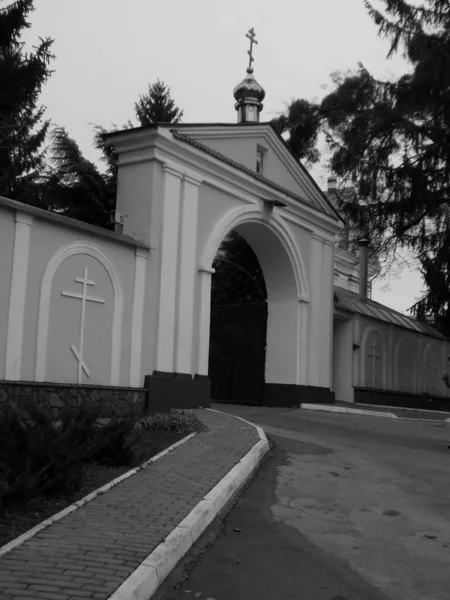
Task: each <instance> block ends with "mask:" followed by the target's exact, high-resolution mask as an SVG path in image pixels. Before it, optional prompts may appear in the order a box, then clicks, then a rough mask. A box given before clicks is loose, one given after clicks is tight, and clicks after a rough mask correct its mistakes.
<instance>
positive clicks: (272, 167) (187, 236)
mask: <svg viewBox="0 0 450 600" xmlns="http://www.w3.org/2000/svg"><path fill="white" fill-rule="evenodd" d="M264 95H265V92H264V90H263V88H262V87H261V86H260V85H259V84H258V83H257V82H256V80H255V78H254V76H253V68H252V66H251V64H250V65H249V68H248V69H247V75H246V77H245V78H244V80H243V81H242V82H241V83H240V84H239V85H238V86H237V87H236V88H235V90H234V97H235V100H236V105H235V108H236V110H237V114H238V122H237V123H236V124H194V125H189V124H176V125H175V124H167V123H165V124H158V125H155V126H151V127H147V128H139V129H134V130H133V129H131V130H126V131H123V132H118V133H113V134H110V136H109V138H108V141H109V142H110V143H111V145H112V146H113V147H114V148H115V150H116V152H117V153H118V155H119V175H118V198H117V209H118V214H119V216H120V220H121V222H122V225H120V227H121V228H122V230H123V233H125V234H128V235H131V236H133V237H134V238H137V239H139V240H140V241H141V242H144V243H147V244H148V245H149V246H150V247H151V249H152V250H151V252H150V258H149V260H148V264H147V274H146V280H145V281H146V288H147V290H146V304H145V318H144V327H145V331H144V332H143V353H142V369H143V370H144V371H145V373H147V375H148V376H147V378H146V380H147V385H148V386H149V389H150V394H149V398H150V403H152V404H153V407H154V408H155V409H156V408H159V407H166V406H168V405H169V406H189V405H190V406H204V405H205V404H208V403H209V402H210V386H209V381H208V359H209V343H210V322H211V276H212V274H213V261H214V257H215V255H216V252H217V250H218V248H219V246H220V244H221V242H222V240H223V239H224V238H225V236H226V235H227V233H229V232H230V231H236V232H237V233H239V234H240V235H241V236H243V237H244V238H245V239H246V240H247V242H248V243H249V244H250V246H251V248H252V249H253V251H254V252H255V254H256V256H257V258H258V261H259V263H260V265H261V268H262V271H263V274H264V278H265V282H266V287H267V349H266V357H265V368H264V394H263V398H262V401H263V402H264V403H265V404H280V405H285V406H292V405H297V404H298V403H299V402H301V401H308V400H317V399H319V398H320V399H322V400H329V399H330V398H331V391H330V388H331V362H332V360H331V359H332V329H333V327H332V323H333V264H334V242H335V236H336V234H337V232H338V231H339V229H340V222H339V217H338V215H337V213H336V211H335V209H334V208H333V206H332V205H331V204H330V202H329V201H328V199H327V197H326V196H325V194H324V193H323V192H322V191H321V190H320V188H319V187H318V186H317V185H316V183H315V182H314V181H313V179H312V178H311V177H310V176H309V174H308V173H307V171H306V170H305V169H304V168H303V166H302V165H301V164H300V163H299V162H298V160H297V159H296V158H295V157H294V156H293V154H292V153H291V152H290V150H289V149H288V147H287V145H286V144H285V142H284V140H283V139H282V138H281V136H279V134H278V133H277V132H276V131H275V129H274V128H273V126H272V125H271V124H270V123H260V122H259V115H260V112H261V110H262V100H263V99H264ZM116 216H117V215H116ZM117 220H118V219H117Z"/></svg>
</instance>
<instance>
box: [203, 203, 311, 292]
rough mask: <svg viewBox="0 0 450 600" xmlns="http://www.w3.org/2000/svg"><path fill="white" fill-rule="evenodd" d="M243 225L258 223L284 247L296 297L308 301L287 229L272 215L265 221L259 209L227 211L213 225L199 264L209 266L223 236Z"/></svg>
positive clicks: (301, 266)
mask: <svg viewBox="0 0 450 600" xmlns="http://www.w3.org/2000/svg"><path fill="white" fill-rule="evenodd" d="M243 223H259V224H261V225H263V226H265V227H267V228H268V229H270V230H271V231H272V232H274V233H275V234H276V235H277V237H278V239H279V240H280V242H281V243H282V245H283V246H284V248H285V250H286V252H287V255H288V256H289V258H290V261H291V265H292V269H293V272H294V277H295V281H296V285H297V293H298V296H303V297H304V298H306V299H308V298H309V297H310V292H309V286H308V280H307V277H306V270H305V266H304V263H303V258H302V256H301V253H300V250H299V248H298V246H297V243H296V241H295V239H294V236H293V235H292V232H291V230H290V229H289V227H288V226H287V225H286V224H285V223H284V221H283V219H282V217H280V216H278V215H277V214H274V215H273V216H272V218H271V219H270V221H266V220H264V219H263V218H262V216H261V211H260V207H259V206H258V205H253V206H239V207H237V208H234V209H232V210H230V211H228V212H227V213H226V214H225V215H224V216H223V217H222V218H221V219H220V220H219V221H218V222H217V223H216V225H215V227H214V229H213V230H212V232H211V233H210V236H209V238H208V240H207V242H206V244H205V247H204V250H203V253H202V257H201V260H200V264H202V265H211V264H212V262H213V260H214V257H215V255H216V253H217V249H218V248H219V246H220V244H221V242H222V240H223V239H224V237H225V235H226V234H227V233H228V232H229V231H231V230H232V229H234V228H235V227H237V226H238V225H241V224H243Z"/></svg>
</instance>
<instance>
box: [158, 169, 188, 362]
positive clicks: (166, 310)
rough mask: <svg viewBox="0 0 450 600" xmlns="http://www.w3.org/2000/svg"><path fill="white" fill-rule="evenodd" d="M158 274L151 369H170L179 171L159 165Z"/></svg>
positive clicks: (174, 303)
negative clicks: (155, 339) (161, 185)
mask: <svg viewBox="0 0 450 600" xmlns="http://www.w3.org/2000/svg"><path fill="white" fill-rule="evenodd" d="M163 172H164V192H163V207H162V235H161V275H160V287H159V315H158V345H157V352H156V361H155V370H156V371H162V372H166V373H173V371H174V349H175V325H176V323H175V321H176V292H177V263H178V237H179V219H180V188H181V178H182V176H183V175H182V173H180V172H178V171H176V170H175V169H173V168H172V167H170V166H169V165H167V164H164V165H163Z"/></svg>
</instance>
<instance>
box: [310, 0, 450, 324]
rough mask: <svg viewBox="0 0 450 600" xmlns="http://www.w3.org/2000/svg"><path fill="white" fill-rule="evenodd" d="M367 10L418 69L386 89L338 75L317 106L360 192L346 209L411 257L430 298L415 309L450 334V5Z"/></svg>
mask: <svg viewBox="0 0 450 600" xmlns="http://www.w3.org/2000/svg"><path fill="white" fill-rule="evenodd" d="M382 2H383V6H384V12H381V11H379V10H376V9H375V8H374V7H373V6H372V5H371V4H370V3H369V2H368V1H367V0H365V6H366V8H367V10H368V12H369V14H370V16H371V17H372V19H373V21H374V22H375V24H376V25H377V26H378V30H379V34H380V35H381V36H385V37H387V38H388V40H389V41H390V49H389V56H392V55H393V54H394V53H396V52H399V51H403V53H404V55H405V57H406V59H407V60H408V61H409V64H410V67H411V70H410V72H408V73H406V74H405V75H403V76H402V77H400V78H399V79H398V80H397V81H380V80H377V79H376V78H374V77H373V76H372V75H371V74H370V73H369V72H368V71H367V70H366V69H365V68H364V66H363V65H360V66H359V68H358V70H357V72H356V73H353V74H345V75H337V76H335V78H334V83H335V89H334V91H333V92H332V93H330V94H329V95H327V96H326V97H325V98H324V99H323V100H322V101H321V102H320V103H317V104H316V106H315V107H314V108H315V110H316V111H317V114H318V121H317V123H318V130H322V131H323V132H324V133H325V134H326V136H327V141H328V143H329V148H330V150H331V152H332V157H331V163H330V167H331V170H332V171H333V172H334V173H335V174H336V175H338V176H339V177H340V179H341V181H342V182H343V183H344V184H345V185H348V183H350V184H351V185H352V186H354V187H355V190H356V192H357V193H356V194H355V196H354V197H353V198H352V199H351V201H348V202H343V204H342V208H343V210H344V211H345V212H346V214H347V215H348V216H349V218H350V219H351V220H352V221H353V222H354V223H355V224H356V225H357V226H359V227H361V228H362V229H363V230H367V231H368V232H369V233H370V234H371V236H372V238H373V239H376V240H378V243H379V246H380V247H382V248H383V249H384V250H386V251H390V252H392V251H395V249H396V248H397V247H398V246H400V247H403V248H407V249H410V250H411V251H412V252H413V254H414V256H415V257H416V258H417V260H418V262H419V265H420V269H421V273H422V276H423V280H424V283H425V286H426V290H427V291H426V293H425V295H424V296H423V298H422V299H421V301H420V302H419V303H418V304H416V305H415V306H414V308H413V312H415V314H416V315H417V316H418V317H422V318H428V319H429V320H430V319H431V320H432V321H433V322H434V323H435V325H436V326H437V327H439V328H440V329H441V331H443V332H444V333H446V334H447V335H450V206H449V204H450V3H449V2H448V0H427V1H425V2H423V4H422V5H421V6H413V5H411V4H410V3H409V2H406V1H405V0H382Z"/></svg>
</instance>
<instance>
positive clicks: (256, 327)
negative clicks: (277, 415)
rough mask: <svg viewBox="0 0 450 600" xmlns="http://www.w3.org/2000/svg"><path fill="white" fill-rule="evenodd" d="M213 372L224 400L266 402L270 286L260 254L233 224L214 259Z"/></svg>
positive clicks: (216, 393)
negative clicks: (268, 290)
mask: <svg viewBox="0 0 450 600" xmlns="http://www.w3.org/2000/svg"><path fill="white" fill-rule="evenodd" d="M213 268H214V269H215V273H214V275H213V276H212V282H211V326H210V344H209V378H210V381H211V397H212V398H213V399H214V400H217V401H221V402H240V403H248V404H262V403H263V399H264V383H265V357H266V332H267V289H266V282H265V279H264V275H263V272H262V268H261V265H260V264H259V261H258V258H257V256H256V254H255V252H254V251H253V249H252V247H251V246H250V244H249V243H248V242H247V241H246V239H245V238H244V237H243V236H242V235H241V234H239V233H238V232H237V231H236V230H232V231H230V232H229V233H228V235H227V236H226V237H225V239H224V240H223V242H222V243H221V245H220V247H219V249H218V251H217V254H216V256H215V258H214V261H213Z"/></svg>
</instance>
